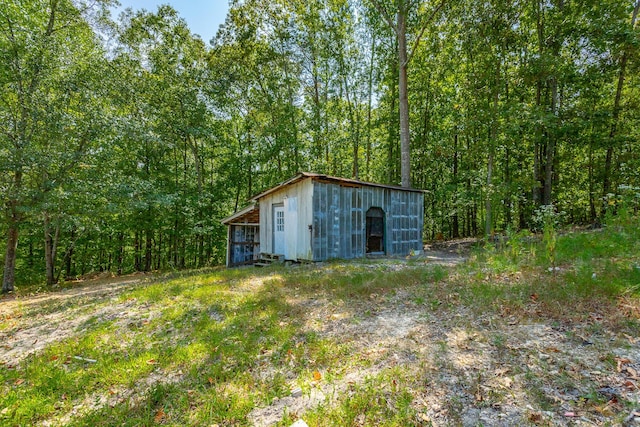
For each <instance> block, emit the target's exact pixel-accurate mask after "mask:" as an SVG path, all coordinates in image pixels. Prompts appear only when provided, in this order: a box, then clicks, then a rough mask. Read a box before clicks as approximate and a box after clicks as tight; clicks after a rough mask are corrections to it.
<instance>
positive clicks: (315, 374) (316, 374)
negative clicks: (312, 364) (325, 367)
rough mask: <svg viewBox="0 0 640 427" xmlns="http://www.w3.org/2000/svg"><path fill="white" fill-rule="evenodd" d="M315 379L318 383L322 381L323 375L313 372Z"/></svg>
mask: <svg viewBox="0 0 640 427" xmlns="http://www.w3.org/2000/svg"><path fill="white" fill-rule="evenodd" d="M313 379H314V380H316V381H320V380H321V379H322V374H321V373H320V372H318V371H314V372H313Z"/></svg>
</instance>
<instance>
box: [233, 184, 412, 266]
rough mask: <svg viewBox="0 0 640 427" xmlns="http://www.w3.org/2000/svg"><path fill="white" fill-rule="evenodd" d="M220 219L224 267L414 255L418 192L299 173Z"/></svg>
mask: <svg viewBox="0 0 640 427" xmlns="http://www.w3.org/2000/svg"><path fill="white" fill-rule="evenodd" d="M251 202H252V204H251V205H250V206H248V207H246V208H244V209H243V210H241V211H239V212H237V213H235V214H234V215H232V216H230V217H228V218H226V219H224V220H223V221H222V223H223V224H225V225H227V226H228V246H227V266H236V265H242V264H251V263H254V262H256V261H258V260H259V259H260V258H261V257H265V256H267V257H270V258H274V257H276V258H279V259H282V260H291V261H324V260H327V259H332V258H343V259H350V258H361V257H365V256H367V255H388V256H404V255H408V254H410V253H420V252H421V251H422V230H423V224H424V193H423V191H422V190H416V189H411V188H403V187H400V186H395V185H385V184H376V183H372V182H363V181H358V180H354V179H346V178H338V177H334V176H329V175H322V174H315V173H308V172H301V173H299V174H297V175H296V176H294V177H293V178H291V179H289V180H287V181H285V182H283V183H281V184H279V185H277V186H275V187H273V188H271V189H269V190H267V191H264V192H262V193H260V194H258V195H257V196H254V197H253V198H252V199H251Z"/></svg>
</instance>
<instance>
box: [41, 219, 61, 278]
mask: <svg viewBox="0 0 640 427" xmlns="http://www.w3.org/2000/svg"><path fill="white" fill-rule="evenodd" d="M59 236H60V224H56V225H55V229H53V230H52V228H51V218H50V216H49V214H48V213H45V214H44V259H45V267H46V268H45V270H46V271H45V273H46V278H47V285H49V286H50V285H55V284H56V283H57V280H56V275H55V266H56V254H57V251H58V238H59Z"/></svg>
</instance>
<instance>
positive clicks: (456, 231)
mask: <svg viewBox="0 0 640 427" xmlns="http://www.w3.org/2000/svg"><path fill="white" fill-rule="evenodd" d="M453 186H454V187H453V188H454V194H455V197H454V205H453V218H452V225H451V226H452V230H451V237H453V238H454V239H456V238H458V237H460V225H459V221H458V206H457V204H456V203H455V200H456V199H457V197H458V132H457V129H456V133H455V135H454V136H453Z"/></svg>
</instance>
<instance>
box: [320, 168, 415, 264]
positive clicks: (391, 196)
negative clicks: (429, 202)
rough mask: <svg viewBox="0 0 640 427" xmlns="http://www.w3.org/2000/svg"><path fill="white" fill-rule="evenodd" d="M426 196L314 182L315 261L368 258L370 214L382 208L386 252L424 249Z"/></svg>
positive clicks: (407, 252)
mask: <svg viewBox="0 0 640 427" xmlns="http://www.w3.org/2000/svg"><path fill="white" fill-rule="evenodd" d="M423 204H424V195H423V194H422V193H420V192H412V191H402V190H394V189H390V188H381V187H368V186H359V187H356V186H342V185H339V184H335V183H326V182H319V181H314V182H313V239H312V243H311V246H312V250H313V260H314V261H322V260H326V259H330V258H346V259H348V258H358V257H363V256H365V245H366V213H367V211H368V210H369V208H371V207H379V208H382V210H383V211H384V215H385V218H384V220H385V233H384V236H385V244H384V247H385V253H386V254H387V255H407V254H409V253H410V252H411V251H412V250H414V251H421V250H422V227H423V216H424V206H423Z"/></svg>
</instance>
